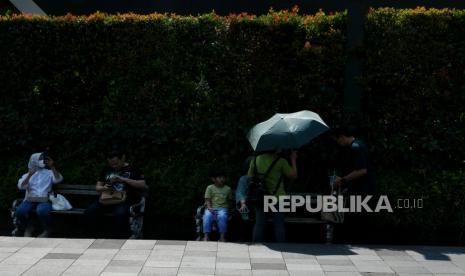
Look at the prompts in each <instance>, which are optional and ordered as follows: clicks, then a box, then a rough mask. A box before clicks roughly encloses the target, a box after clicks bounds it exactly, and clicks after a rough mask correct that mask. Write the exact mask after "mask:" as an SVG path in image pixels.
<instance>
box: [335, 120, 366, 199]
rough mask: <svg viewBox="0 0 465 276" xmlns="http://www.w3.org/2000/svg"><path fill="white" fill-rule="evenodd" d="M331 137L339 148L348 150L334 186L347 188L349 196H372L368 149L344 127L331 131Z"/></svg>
mask: <svg viewBox="0 0 465 276" xmlns="http://www.w3.org/2000/svg"><path fill="white" fill-rule="evenodd" d="M332 136H333V139H334V140H335V141H336V142H337V143H338V144H339V146H341V147H345V148H347V149H348V155H347V158H346V160H345V162H344V163H345V164H344V170H343V171H342V175H340V176H337V177H336V184H337V185H338V186H340V187H344V188H347V189H348V193H349V195H361V196H366V195H374V193H375V181H374V175H373V170H372V167H371V163H370V158H369V152H368V147H367V146H366V145H365V143H364V142H363V141H361V140H360V139H357V138H355V137H354V136H353V134H352V133H351V132H350V131H349V130H348V129H347V128H345V127H341V128H337V129H335V130H333V135H332Z"/></svg>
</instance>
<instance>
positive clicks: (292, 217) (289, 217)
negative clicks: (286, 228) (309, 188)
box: [268, 193, 342, 244]
mask: <svg viewBox="0 0 465 276" xmlns="http://www.w3.org/2000/svg"><path fill="white" fill-rule="evenodd" d="M288 195H290V196H295V195H299V196H303V197H306V196H311V200H312V202H311V204H312V205H315V204H316V196H319V195H321V194H315V193H288ZM301 208H304V207H301ZM311 214H315V213H309V212H307V211H304V212H300V213H296V214H295V213H286V216H285V218H284V223H286V224H307V225H325V228H326V229H325V230H326V243H329V244H330V243H332V242H333V237H334V226H335V225H336V224H341V223H342V222H331V221H327V220H322V219H321V213H317V215H318V217H317V218H315V217H310V215H311ZM268 221H271V218H269V219H268Z"/></svg>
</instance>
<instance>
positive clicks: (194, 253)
mask: <svg viewBox="0 0 465 276" xmlns="http://www.w3.org/2000/svg"><path fill="white" fill-rule="evenodd" d="M184 256H198V257H212V256H215V257H216V251H192V250H186V251H185V252H184Z"/></svg>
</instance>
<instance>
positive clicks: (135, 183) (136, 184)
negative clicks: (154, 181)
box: [111, 175, 147, 190]
mask: <svg viewBox="0 0 465 276" xmlns="http://www.w3.org/2000/svg"><path fill="white" fill-rule="evenodd" d="M111 180H112V181H113V182H124V183H126V184H128V185H131V186H133V187H134V188H136V189H139V190H145V189H147V184H146V182H145V179H139V180H134V179H130V178H125V177H121V176H117V175H115V176H113V177H112V178H111Z"/></svg>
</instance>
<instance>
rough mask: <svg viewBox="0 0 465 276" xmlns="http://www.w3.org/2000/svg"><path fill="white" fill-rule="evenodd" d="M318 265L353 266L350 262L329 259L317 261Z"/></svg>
mask: <svg viewBox="0 0 465 276" xmlns="http://www.w3.org/2000/svg"><path fill="white" fill-rule="evenodd" d="M318 263H319V264H320V265H345V266H347V265H354V264H353V263H352V261H350V260H330V259H323V260H318Z"/></svg>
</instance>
